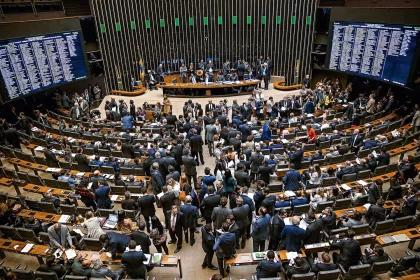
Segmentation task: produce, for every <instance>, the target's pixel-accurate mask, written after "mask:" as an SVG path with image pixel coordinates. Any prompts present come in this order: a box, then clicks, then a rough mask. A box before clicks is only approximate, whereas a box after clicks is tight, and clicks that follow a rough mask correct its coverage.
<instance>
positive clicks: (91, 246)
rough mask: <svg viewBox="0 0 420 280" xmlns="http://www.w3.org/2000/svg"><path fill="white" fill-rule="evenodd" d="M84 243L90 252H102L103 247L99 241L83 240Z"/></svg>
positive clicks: (93, 239)
mask: <svg viewBox="0 0 420 280" xmlns="http://www.w3.org/2000/svg"><path fill="white" fill-rule="evenodd" d="M83 242H84V243H85V246H86V248H87V249H88V250H92V251H97V250H100V249H101V248H102V247H103V245H102V243H101V241H99V239H95V238H83Z"/></svg>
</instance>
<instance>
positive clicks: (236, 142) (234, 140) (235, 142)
mask: <svg viewBox="0 0 420 280" xmlns="http://www.w3.org/2000/svg"><path fill="white" fill-rule="evenodd" d="M241 144H242V141H241V134H240V133H239V134H237V135H236V136H235V138H230V139H229V145H231V146H233V149H234V150H235V151H236V152H238V151H239V149H240V148H241Z"/></svg>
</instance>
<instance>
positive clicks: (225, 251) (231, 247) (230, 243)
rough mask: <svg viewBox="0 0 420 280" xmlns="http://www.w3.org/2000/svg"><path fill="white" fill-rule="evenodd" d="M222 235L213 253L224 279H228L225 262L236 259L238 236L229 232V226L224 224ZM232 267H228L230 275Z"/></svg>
mask: <svg viewBox="0 0 420 280" xmlns="http://www.w3.org/2000/svg"><path fill="white" fill-rule="evenodd" d="M221 228H222V232H223V233H222V234H220V235H219V237H218V238H217V240H216V243H215V244H214V246H213V252H216V257H217V263H218V265H219V272H220V274H221V275H222V277H226V273H225V267H224V264H225V260H227V259H231V258H234V257H235V254H236V250H235V244H236V236H235V234H234V233H231V232H229V224H228V223H226V222H225V223H223V224H222V226H221ZM229 271H230V267H229V266H228V267H226V272H227V273H229Z"/></svg>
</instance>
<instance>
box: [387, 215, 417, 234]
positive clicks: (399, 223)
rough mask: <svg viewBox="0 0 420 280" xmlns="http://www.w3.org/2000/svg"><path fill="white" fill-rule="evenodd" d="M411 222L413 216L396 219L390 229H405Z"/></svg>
mask: <svg viewBox="0 0 420 280" xmlns="http://www.w3.org/2000/svg"><path fill="white" fill-rule="evenodd" d="M412 220H413V216H406V217H401V218H396V219H395V222H394V227H393V228H392V231H397V230H403V229H406V228H407V227H408V225H409V224H410V223H411V221H412Z"/></svg>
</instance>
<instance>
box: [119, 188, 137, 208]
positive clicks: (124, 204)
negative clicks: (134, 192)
mask: <svg viewBox="0 0 420 280" xmlns="http://www.w3.org/2000/svg"><path fill="white" fill-rule="evenodd" d="M121 208H122V209H124V210H137V209H138V206H137V202H136V201H135V200H134V199H132V198H131V193H130V192H129V191H127V192H125V194H124V200H123V201H121Z"/></svg>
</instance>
